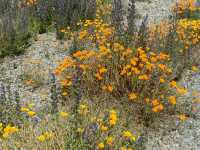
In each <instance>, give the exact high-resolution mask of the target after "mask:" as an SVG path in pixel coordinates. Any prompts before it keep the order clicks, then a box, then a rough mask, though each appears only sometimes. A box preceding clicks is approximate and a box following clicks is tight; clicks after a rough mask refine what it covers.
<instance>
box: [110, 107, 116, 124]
mask: <svg viewBox="0 0 200 150" xmlns="http://www.w3.org/2000/svg"><path fill="white" fill-rule="evenodd" d="M116 123H117V114H116V111H114V110H111V111H110V115H109V124H110V126H114V125H115V124H116Z"/></svg>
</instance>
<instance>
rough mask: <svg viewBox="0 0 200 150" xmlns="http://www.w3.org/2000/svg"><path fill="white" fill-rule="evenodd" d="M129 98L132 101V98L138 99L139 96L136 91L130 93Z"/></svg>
mask: <svg viewBox="0 0 200 150" xmlns="http://www.w3.org/2000/svg"><path fill="white" fill-rule="evenodd" d="M128 98H129V100H130V101H132V100H134V99H136V98H137V95H136V94H135V93H133V92H132V93H130V94H129V95H128Z"/></svg>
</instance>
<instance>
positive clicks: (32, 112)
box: [27, 111, 36, 117]
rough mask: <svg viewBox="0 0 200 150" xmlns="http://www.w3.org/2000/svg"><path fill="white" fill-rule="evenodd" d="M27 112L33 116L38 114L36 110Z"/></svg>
mask: <svg viewBox="0 0 200 150" xmlns="http://www.w3.org/2000/svg"><path fill="white" fill-rule="evenodd" d="M27 114H28V116H29V117H33V116H35V115H36V112H34V111H28V112H27Z"/></svg>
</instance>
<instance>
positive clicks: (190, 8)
mask: <svg viewBox="0 0 200 150" xmlns="http://www.w3.org/2000/svg"><path fill="white" fill-rule="evenodd" d="M198 5H199V1H198V0H179V1H178V2H177V3H176V4H174V5H173V7H172V10H173V11H174V12H175V13H177V15H178V17H181V18H184V17H188V18H191V17H199V12H200V7H199V6H198Z"/></svg>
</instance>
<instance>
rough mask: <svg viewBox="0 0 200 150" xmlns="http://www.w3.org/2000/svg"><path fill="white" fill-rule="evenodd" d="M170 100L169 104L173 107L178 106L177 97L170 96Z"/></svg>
mask: <svg viewBox="0 0 200 150" xmlns="http://www.w3.org/2000/svg"><path fill="white" fill-rule="evenodd" d="M168 100H169V103H170V104H172V105H176V97H175V96H170V97H169V98H168Z"/></svg>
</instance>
